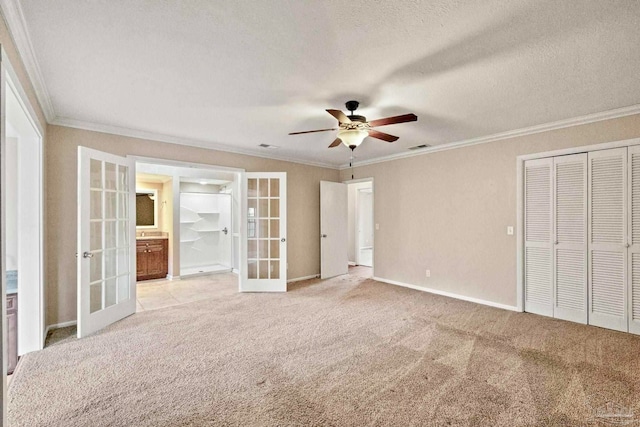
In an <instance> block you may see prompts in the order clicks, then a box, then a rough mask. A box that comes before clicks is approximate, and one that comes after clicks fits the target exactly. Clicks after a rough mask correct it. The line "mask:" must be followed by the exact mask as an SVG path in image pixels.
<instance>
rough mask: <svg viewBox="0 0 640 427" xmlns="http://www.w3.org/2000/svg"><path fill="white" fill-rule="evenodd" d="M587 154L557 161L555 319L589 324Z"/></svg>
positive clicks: (555, 181) (554, 265)
mask: <svg viewBox="0 0 640 427" xmlns="http://www.w3.org/2000/svg"><path fill="white" fill-rule="evenodd" d="M587 158H588V156H587V154H586V153H585V154H575V155H571V156H562V157H556V158H554V159H553V168H554V169H553V190H554V191H553V196H554V197H553V202H554V203H553V212H554V216H553V217H554V240H555V241H554V246H553V261H554V262H553V295H554V298H553V317H556V318H558V319H564V320H570V321H573V322H579V323H587Z"/></svg>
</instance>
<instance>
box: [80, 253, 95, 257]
mask: <svg viewBox="0 0 640 427" xmlns="http://www.w3.org/2000/svg"><path fill="white" fill-rule="evenodd" d="M82 257H83V258H93V254H92V253H91V252H85V253H83V254H82Z"/></svg>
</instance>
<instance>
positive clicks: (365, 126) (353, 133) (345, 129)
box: [289, 101, 418, 151]
mask: <svg viewBox="0 0 640 427" xmlns="http://www.w3.org/2000/svg"><path fill="white" fill-rule="evenodd" d="M359 105H360V103H359V102H358V101H347V103H346V104H345V106H346V107H347V110H349V111H351V114H350V115H348V116H347V115H346V114H344V113H343V112H342V111H340V110H327V113H329V114H331V115H332V116H333V117H335V118H336V119H337V120H338V127H337V128H331V129H318V130H308V131H304V132H291V133H290V134H289V135H300V134H303V133H314V132H326V131H332V130H337V131H338V137H337V138H336V139H335V141H333V142H332V143H331V145H329V148H333V147H337V146H338V145H340V143H342V144H344V145H346V146H347V147H349V148H350V149H351V150H352V151H353V150H355V149H356V147H357V146H359V145H360V144H362V141H363V140H364V139H365V138H366V137H367V136H370V137H372V138H377V139H381V140H383V141H386V142H394V141H397V140H398V137H397V136H393V135H389V134H388V133H384V132H380V131H377V130H375V129H373V128H375V127H379V126H386V125H393V124H396V123H405V122H415V121H416V120H418V116H416V115H415V114H403V115H401V116H394V117H387V118H384V119H378V120H371V121H370V122H368V121H367V118H366V117H364V116H358V115H355V114H353V112H354V111H355V110H357V109H358V106H359Z"/></svg>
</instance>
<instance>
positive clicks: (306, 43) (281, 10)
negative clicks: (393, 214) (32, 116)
mask: <svg viewBox="0 0 640 427" xmlns="http://www.w3.org/2000/svg"><path fill="white" fill-rule="evenodd" d="M14 1H15V0H14ZM20 5H21V7H22V11H23V14H24V20H25V22H26V30H27V33H28V35H29V38H30V40H31V45H32V47H33V54H34V56H35V59H36V62H37V65H38V67H39V71H40V74H41V76H42V83H43V84H44V86H45V88H46V91H47V92H48V96H49V97H50V101H51V104H52V106H53V116H54V117H55V118H54V119H53V120H52V121H53V122H55V123H66V124H73V125H78V126H85V127H93V128H104V129H108V127H117V128H121V129H120V130H119V131H120V132H124V133H126V132H130V131H143V132H150V133H153V134H159V135H165V136H171V137H176V138H181V139H184V141H185V142H188V141H192V143H193V144H197V145H205V146H210V147H215V148H220V147H221V146H222V147H227V148H228V149H230V150H235V151H247V152H251V151H255V152H257V153H261V154H262V155H264V156H277V157H281V158H290V159H297V160H299V161H303V162H315V163H323V164H329V165H334V166H337V165H343V164H345V163H347V162H348V161H349V150H348V149H347V148H346V147H344V146H340V147H338V148H333V149H330V150H329V149H327V146H328V145H329V144H330V143H331V142H332V141H333V139H334V138H335V133H331V132H326V133H318V134H310V135H298V136H288V135H287V133H288V132H292V131H302V130H310V129H318V128H327V127H334V125H335V124H336V122H335V120H334V119H333V118H332V117H331V116H329V114H327V113H326V112H324V110H325V109H326V108H340V109H344V102H345V101H347V100H349V99H357V100H359V101H361V109H360V110H358V112H359V113H360V114H363V115H365V116H367V117H368V118H369V119H375V118H380V117H386V116H390V115H396V114H402V113H407V112H413V113H415V114H417V115H418V122H416V123H406V124H400V125H393V126H388V127H386V128H381V129H380V130H382V131H385V132H388V133H391V134H394V135H397V136H399V137H400V140H399V141H397V142H396V143H394V144H388V143H386V142H383V141H379V140H375V139H371V138H367V139H366V140H365V142H364V143H363V145H362V146H361V147H359V148H358V149H357V150H356V156H357V159H356V161H365V160H370V159H374V158H379V157H383V156H389V155H392V154H396V153H402V152H407V149H408V147H412V146H415V145H419V144H431V145H438V144H447V143H454V142H459V141H464V140H468V139H473V138H479V137H483V136H487V135H493V134H496V133H502V132H506V131H511V130H516V129H521V128H526V127H531V126H535V125H540V124H545V123H550V122H555V121H559V120H565V119H569V118H574V117H579V116H584V115H589V114H592V113H598V112H604V111H609V110H612V109H618V108H621V107H627V106H633V105H637V104H640V72H639V71H638V70H640V55H639V54H638V46H640V2H638V1H637V0H618V1H603V0H581V1H576V0H547V1H541V0H531V1H509V2H506V1H504V0H469V1H454V0H430V1H415V0H413V1H410V0H405V1H393V2H379V3H378V2H370V1H361V0H352V1H342V0H322V1H319V0H318V1H299V0H280V1H256V0H250V1H215V2H213V1H207V0H190V1H189V2H157V1H153V0H147V1H141V0H135V1H134V0H131V1H126V2H113V1H110V0H91V1H82V2H80V1H77V0H58V1H55V2H43V1H41V0H21V1H20ZM9 24H10V27H13V26H14V25H15V24H12V23H11V22H9ZM123 128H124V129H128V130H124V129H123ZM261 143H266V144H274V145H277V146H279V147H280V149H278V150H266V149H259V148H258V147H257V146H258V144H261Z"/></svg>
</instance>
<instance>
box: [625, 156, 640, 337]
mask: <svg viewBox="0 0 640 427" xmlns="http://www.w3.org/2000/svg"><path fill="white" fill-rule="evenodd" d="M628 156H629V163H628V164H629V180H628V182H629V193H628V195H629V206H630V209H631V213H630V215H629V237H628V239H629V240H628V241H629V243H630V245H629V255H628V256H629V269H628V280H629V284H628V286H627V289H628V293H627V295H628V298H627V300H628V304H629V305H628V313H629V314H628V317H629V332H633V333H634V334H640V146H638V145H636V146H633V147H629V153H628Z"/></svg>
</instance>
